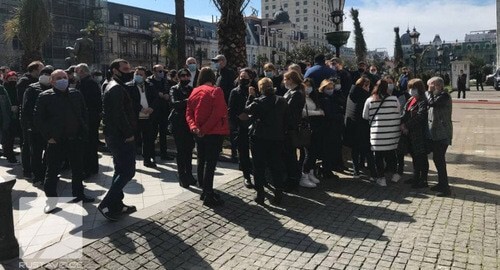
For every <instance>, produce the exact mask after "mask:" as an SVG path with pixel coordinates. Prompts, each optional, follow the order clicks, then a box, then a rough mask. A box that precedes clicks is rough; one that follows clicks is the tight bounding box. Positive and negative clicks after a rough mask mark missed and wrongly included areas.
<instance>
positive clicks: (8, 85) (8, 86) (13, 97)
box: [3, 82, 23, 106]
mask: <svg viewBox="0 0 500 270" xmlns="http://www.w3.org/2000/svg"><path fill="white" fill-rule="evenodd" d="M16 84H17V83H16V82H5V83H4V84H3V87H4V88H5V90H7V93H8V94H9V99H10V104H12V106H19V105H20V104H21V102H22V101H23V100H22V99H17V89H16ZM21 98H22V97H21Z"/></svg>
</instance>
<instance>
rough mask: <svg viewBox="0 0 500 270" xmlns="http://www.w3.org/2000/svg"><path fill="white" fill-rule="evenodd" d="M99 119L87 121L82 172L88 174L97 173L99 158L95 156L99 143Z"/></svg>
mask: <svg viewBox="0 0 500 270" xmlns="http://www.w3.org/2000/svg"><path fill="white" fill-rule="evenodd" d="M99 123H100V120H99V119H93V121H90V120H89V136H88V140H87V142H86V146H85V151H84V163H83V167H84V171H85V173H88V174H97V173H98V172H99V156H98V154H97V150H98V147H99V145H98V141H99Z"/></svg>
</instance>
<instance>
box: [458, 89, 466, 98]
mask: <svg viewBox="0 0 500 270" xmlns="http://www.w3.org/2000/svg"><path fill="white" fill-rule="evenodd" d="M457 92H458V98H460V93H463V94H462V95H463V97H464V98H465V89H460V88H459V89H458V90H457Z"/></svg>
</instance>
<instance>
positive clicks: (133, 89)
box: [125, 81, 159, 119]
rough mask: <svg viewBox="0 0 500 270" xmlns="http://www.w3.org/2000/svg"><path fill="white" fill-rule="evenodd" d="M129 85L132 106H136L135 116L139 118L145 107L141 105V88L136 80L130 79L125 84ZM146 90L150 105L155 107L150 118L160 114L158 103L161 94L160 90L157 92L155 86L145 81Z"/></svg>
mask: <svg viewBox="0 0 500 270" xmlns="http://www.w3.org/2000/svg"><path fill="white" fill-rule="evenodd" d="M125 85H126V86H127V91H128V94H129V95H130V98H131V99H132V107H133V108H134V112H135V116H136V117H137V119H138V118H139V112H140V111H141V110H142V109H143V108H142V105H141V93H140V92H139V91H140V90H139V88H138V87H137V84H136V83H135V82H134V81H130V82H128V83H126V84H125ZM144 90H145V91H146V100H147V101H148V105H149V107H150V108H152V109H153V113H152V114H151V115H150V116H149V117H150V119H153V118H155V117H156V116H157V115H158V112H157V110H158V106H159V105H158V103H159V96H158V92H156V89H155V87H154V86H153V85H152V84H150V83H148V82H144Z"/></svg>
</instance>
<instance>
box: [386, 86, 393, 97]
mask: <svg viewBox="0 0 500 270" xmlns="http://www.w3.org/2000/svg"><path fill="white" fill-rule="evenodd" d="M392 92H394V84H392V83H390V84H388V85H387V94H389V95H392Z"/></svg>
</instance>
